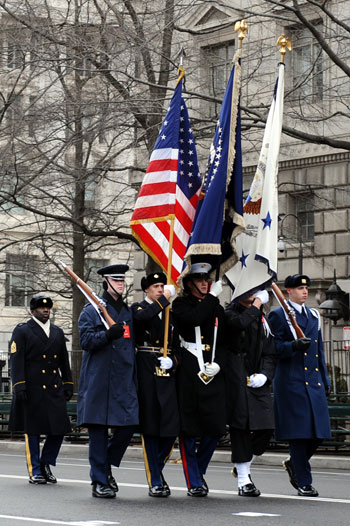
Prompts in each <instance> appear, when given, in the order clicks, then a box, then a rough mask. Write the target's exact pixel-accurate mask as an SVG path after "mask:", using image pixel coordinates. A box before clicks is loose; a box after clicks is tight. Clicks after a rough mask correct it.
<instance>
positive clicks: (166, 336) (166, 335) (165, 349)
mask: <svg viewBox="0 0 350 526" xmlns="http://www.w3.org/2000/svg"><path fill="white" fill-rule="evenodd" d="M174 223H175V217H174V216H171V217H170V233H169V252H168V272H167V284H168V285H170V284H171V267H172V263H173V261H172V260H173V241H174ZM169 321H170V305H168V306H167V307H166V309H165V320H164V342H163V356H164V358H166V356H167V354H168V339H169Z"/></svg>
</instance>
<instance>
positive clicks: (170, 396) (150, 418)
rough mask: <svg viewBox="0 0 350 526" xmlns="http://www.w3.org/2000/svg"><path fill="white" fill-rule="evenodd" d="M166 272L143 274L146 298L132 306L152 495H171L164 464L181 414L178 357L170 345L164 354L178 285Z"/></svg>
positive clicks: (141, 406)
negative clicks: (169, 280) (166, 329)
mask: <svg viewBox="0 0 350 526" xmlns="http://www.w3.org/2000/svg"><path fill="white" fill-rule="evenodd" d="M166 281H167V280H166V276H165V274H164V273H163V272H155V273H152V274H149V275H148V276H146V277H144V278H142V280H141V287H142V290H143V291H144V292H145V293H146V297H145V299H144V301H142V302H140V303H134V304H133V305H132V306H131V309H132V313H133V317H134V330H135V339H136V344H137V354H136V363H137V376H138V395H139V408H140V428H141V433H142V446H143V452H144V460H145V469H146V477H147V482H148V485H149V491H148V494H149V495H150V496H151V497H168V496H169V495H170V489H169V486H168V484H167V483H166V481H165V479H164V476H163V468H164V466H165V463H166V461H167V460H168V458H169V457H170V455H171V452H172V449H173V445H174V442H175V439H176V437H177V435H178V433H179V414H178V406H177V395H176V385H175V370H176V364H177V362H176V359H175V357H174V356H173V354H172V350H171V332H172V331H171V325H170V326H169V341H170V347H169V349H168V352H167V356H166V357H164V356H163V348H162V347H163V342H164V322H165V309H166V308H167V307H168V306H169V305H170V299H171V298H172V296H174V295H175V287H174V286H173V285H166Z"/></svg>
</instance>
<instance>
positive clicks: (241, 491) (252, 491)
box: [238, 482, 260, 497]
mask: <svg viewBox="0 0 350 526" xmlns="http://www.w3.org/2000/svg"><path fill="white" fill-rule="evenodd" d="M238 495H239V496H240V497H259V495H260V491H259V490H258V488H256V487H255V484H254V483H253V482H252V483H251V484H246V485H245V486H241V487H240V488H238Z"/></svg>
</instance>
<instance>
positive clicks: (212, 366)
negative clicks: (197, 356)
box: [204, 362, 220, 376]
mask: <svg viewBox="0 0 350 526" xmlns="http://www.w3.org/2000/svg"><path fill="white" fill-rule="evenodd" d="M204 369H205V374H207V375H208V376H215V375H216V374H218V372H219V371H220V365H219V364H217V363H215V362H212V363H208V362H207V363H205V364H204Z"/></svg>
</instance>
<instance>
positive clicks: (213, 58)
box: [202, 41, 235, 117]
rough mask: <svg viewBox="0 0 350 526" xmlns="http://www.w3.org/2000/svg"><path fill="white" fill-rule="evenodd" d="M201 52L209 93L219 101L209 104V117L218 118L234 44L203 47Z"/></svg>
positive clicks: (229, 71)
mask: <svg viewBox="0 0 350 526" xmlns="http://www.w3.org/2000/svg"><path fill="white" fill-rule="evenodd" d="M202 51H203V64H204V68H205V70H206V78H207V79H208V85H209V93H210V95H211V96H212V97H215V98H217V99H219V101H220V102H218V103H212V104H211V106H210V113H211V117H212V116H218V114H219V112H220V108H221V102H222V99H223V97H224V94H225V90H226V86H227V82H228V79H229V77H230V73H231V69H232V59H233V55H234V52H235V42H234V41H230V42H226V43H224V44H221V45H217V46H210V47H205V48H203V49H202Z"/></svg>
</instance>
